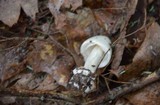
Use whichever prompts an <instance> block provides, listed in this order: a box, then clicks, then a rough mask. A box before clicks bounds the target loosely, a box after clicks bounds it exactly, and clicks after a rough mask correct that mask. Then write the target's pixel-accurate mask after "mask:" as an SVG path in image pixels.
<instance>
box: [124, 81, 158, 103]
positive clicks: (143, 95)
mask: <svg viewBox="0 0 160 105" xmlns="http://www.w3.org/2000/svg"><path fill="white" fill-rule="evenodd" d="M159 93H160V83H159V82H157V83H154V84H151V85H149V86H147V87H145V88H144V89H141V90H139V91H137V92H135V93H131V94H129V95H127V96H125V98H126V99H127V100H128V101H129V102H130V103H131V104H132V105H159V103H160V96H159V95H160V94H159Z"/></svg>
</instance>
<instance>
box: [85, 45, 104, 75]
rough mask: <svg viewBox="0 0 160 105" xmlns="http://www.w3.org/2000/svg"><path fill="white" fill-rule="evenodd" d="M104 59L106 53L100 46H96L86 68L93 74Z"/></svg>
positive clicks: (86, 63) (86, 62) (87, 60)
mask: <svg viewBox="0 0 160 105" xmlns="http://www.w3.org/2000/svg"><path fill="white" fill-rule="evenodd" d="M103 57H104V51H103V50H102V49H101V48H100V47H99V46H95V47H94V48H93V49H92V51H91V53H90V55H89V56H88V58H87V59H86V61H85V64H84V68H85V69H88V70H90V71H91V73H95V71H96V69H97V68H98V66H99V64H100V62H101V61H102V59H103Z"/></svg>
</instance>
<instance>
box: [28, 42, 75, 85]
mask: <svg viewBox="0 0 160 105" xmlns="http://www.w3.org/2000/svg"><path fill="white" fill-rule="evenodd" d="M32 46H34V47H33V48H31V49H32V51H31V52H30V53H29V54H28V57H27V58H28V63H29V65H31V67H32V68H33V70H34V71H35V72H46V73H48V74H50V75H51V76H52V78H53V80H56V82H57V83H58V84H59V85H63V86H66V85H67V83H68V80H69V79H70V73H71V69H72V67H73V66H74V64H75V63H74V60H73V58H72V57H71V56H70V55H69V54H68V53H66V52H63V51H62V50H61V49H59V48H57V47H56V46H54V45H53V44H51V43H48V42H43V41H35V42H33V45H32Z"/></svg>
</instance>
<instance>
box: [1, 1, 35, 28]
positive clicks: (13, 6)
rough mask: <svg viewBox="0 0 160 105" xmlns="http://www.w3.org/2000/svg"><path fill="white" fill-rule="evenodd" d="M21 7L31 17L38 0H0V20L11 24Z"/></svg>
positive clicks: (13, 22) (33, 15)
mask: <svg viewBox="0 0 160 105" xmlns="http://www.w3.org/2000/svg"><path fill="white" fill-rule="evenodd" d="M21 7H22V8H23V10H24V11H25V13H26V14H27V15H28V16H30V17H31V18H32V19H35V15H36V13H37V12H38V0H0V13H1V14H0V20H1V21H2V22H4V23H5V24H7V25H8V26H10V27H11V26H12V25H13V24H15V23H17V21H18V18H19V15H20V9H21Z"/></svg>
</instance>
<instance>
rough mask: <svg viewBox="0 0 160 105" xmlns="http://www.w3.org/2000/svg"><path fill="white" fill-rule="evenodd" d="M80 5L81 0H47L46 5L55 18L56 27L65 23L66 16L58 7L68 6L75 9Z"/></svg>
mask: <svg viewBox="0 0 160 105" xmlns="http://www.w3.org/2000/svg"><path fill="white" fill-rule="evenodd" d="M81 5H82V0H49V3H48V7H49V10H50V11H51V13H52V15H53V16H54V18H55V24H56V28H57V29H60V28H62V27H63V26H64V25H65V24H66V23H65V20H66V16H65V15H64V14H63V13H61V12H60V8H61V7H63V8H70V6H72V10H76V9H77V8H78V7H80V6H81Z"/></svg>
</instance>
